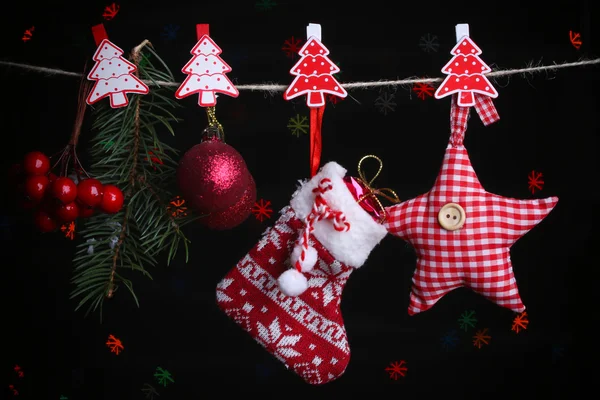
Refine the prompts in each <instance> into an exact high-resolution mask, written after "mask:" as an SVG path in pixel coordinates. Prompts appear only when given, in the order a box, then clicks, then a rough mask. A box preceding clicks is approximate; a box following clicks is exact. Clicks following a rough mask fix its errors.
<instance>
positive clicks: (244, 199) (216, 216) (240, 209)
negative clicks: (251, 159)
mask: <svg viewBox="0 0 600 400" xmlns="http://www.w3.org/2000/svg"><path fill="white" fill-rule="evenodd" d="M248 177H249V180H250V184H249V185H248V187H247V188H246V190H245V191H244V193H243V194H242V196H241V197H240V198H239V199H238V201H237V203H235V204H234V205H233V206H231V207H229V208H227V209H225V210H222V211H216V212H212V213H210V214H209V215H207V216H206V217H202V218H200V219H199V220H198V221H199V222H200V223H201V224H202V225H204V226H206V227H207V228H210V229H214V230H217V231H224V230H227V229H233V228H235V227H236V226H238V225H240V224H241V223H242V222H244V221H245V220H246V219H247V218H248V217H249V216H250V213H251V212H252V207H253V206H254V203H256V184H255V183H254V179H253V178H252V175H250V174H248Z"/></svg>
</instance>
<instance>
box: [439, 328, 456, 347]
mask: <svg viewBox="0 0 600 400" xmlns="http://www.w3.org/2000/svg"><path fill="white" fill-rule="evenodd" d="M458 341H459V338H458V331H457V330H456V329H452V330H451V331H449V332H447V333H446V334H445V335H444V336H442V339H441V342H442V347H443V348H444V350H453V349H455V348H456V346H457V345H458Z"/></svg>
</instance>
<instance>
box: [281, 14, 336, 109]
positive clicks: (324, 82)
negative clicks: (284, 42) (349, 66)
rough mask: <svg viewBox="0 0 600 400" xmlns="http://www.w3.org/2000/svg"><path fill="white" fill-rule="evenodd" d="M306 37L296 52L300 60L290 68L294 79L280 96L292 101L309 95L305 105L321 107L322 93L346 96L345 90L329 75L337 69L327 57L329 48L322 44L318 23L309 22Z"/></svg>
mask: <svg viewBox="0 0 600 400" xmlns="http://www.w3.org/2000/svg"><path fill="white" fill-rule="evenodd" d="M306 36H307V38H308V39H307V40H306V43H305V44H304V46H302V48H301V49H300V51H299V52H298V54H299V55H300V60H298V62H297V63H296V65H294V67H293V68H292V69H291V70H290V74H292V75H295V76H296V79H294V81H293V82H292V83H291V85H290V86H289V87H288V88H287V90H286V91H285V93H284V95H283V98H284V99H286V100H291V99H293V98H295V97H298V96H302V95H305V94H308V96H307V98H306V104H307V105H308V106H309V107H322V106H324V105H325V95H324V93H328V94H331V95H334V96H338V97H341V98H344V97H346V96H347V95H348V93H346V90H345V89H344V88H343V87H342V85H340V84H339V82H338V81H337V80H336V79H335V78H334V77H333V76H332V75H333V74H335V73H338V72H340V69H339V68H338V66H337V65H335V64H334V63H333V62H332V61H331V60H330V59H329V58H328V57H327V55H328V54H329V50H327V48H326V47H325V46H323V43H321V25H319V24H309V25H308V27H307V28H306Z"/></svg>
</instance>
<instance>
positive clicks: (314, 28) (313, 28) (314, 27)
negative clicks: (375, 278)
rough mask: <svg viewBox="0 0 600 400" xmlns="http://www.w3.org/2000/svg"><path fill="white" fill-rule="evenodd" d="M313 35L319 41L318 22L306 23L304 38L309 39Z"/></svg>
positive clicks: (319, 26) (319, 29) (319, 30)
mask: <svg viewBox="0 0 600 400" xmlns="http://www.w3.org/2000/svg"><path fill="white" fill-rule="evenodd" d="M311 36H314V38H315V39H317V40H318V41H319V42H321V25H320V24H308V26H307V27H306V39H307V40H308V39H310V37H311Z"/></svg>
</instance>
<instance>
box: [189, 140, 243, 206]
mask: <svg viewBox="0 0 600 400" xmlns="http://www.w3.org/2000/svg"><path fill="white" fill-rule="evenodd" d="M250 179H251V176H250V172H249V171H248V168H247V166H246V162H245V161H244V159H243V158H242V156H241V155H240V153H238V152H237V150H235V149H234V148H233V147H231V146H229V145H228V144H226V143H224V142H222V141H221V140H219V139H211V140H207V141H203V142H202V143H199V144H197V145H195V146H194V147H192V148H191V149H190V150H188V151H187V152H186V153H185V154H184V155H183V157H182V158H181V160H180V162H179V168H178V169H177V183H178V186H179V189H180V190H181V193H182V195H183V197H184V198H185V199H187V201H188V203H189V204H190V206H191V207H194V208H195V209H196V210H198V211H200V212H202V213H210V212H214V211H221V210H225V209H228V208H229V207H232V206H234V205H235V204H236V203H237V202H238V200H239V199H240V198H241V197H242V195H243V194H244V192H245V191H246V189H247V188H248V185H249V182H250Z"/></svg>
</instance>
